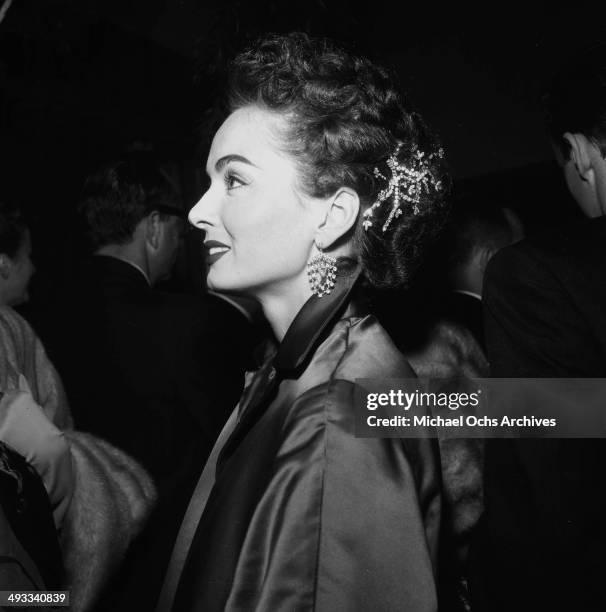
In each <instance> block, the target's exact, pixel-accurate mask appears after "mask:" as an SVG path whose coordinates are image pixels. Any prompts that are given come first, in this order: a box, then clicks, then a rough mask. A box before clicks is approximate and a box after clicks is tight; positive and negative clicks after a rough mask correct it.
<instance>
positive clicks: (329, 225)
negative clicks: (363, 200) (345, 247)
mask: <svg viewBox="0 0 606 612" xmlns="http://www.w3.org/2000/svg"><path fill="white" fill-rule="evenodd" d="M326 202H327V206H328V210H327V212H326V216H325V218H324V220H323V222H322V224H321V225H320V226H319V227H318V232H317V235H316V237H317V242H318V243H319V244H322V246H323V248H330V246H331V245H332V244H334V243H335V242H338V241H339V239H340V238H342V237H343V236H345V234H347V233H348V232H349V230H350V229H351V228H352V227H353V226H354V225H355V223H356V221H357V219H358V214H359V212H360V198H359V197H358V194H357V193H356V192H355V191H354V190H353V189H349V188H348V187H342V188H341V189H339V190H338V191H337V192H336V193H335V194H334V195H333V196H332V197H331V198H330V199H328V200H327V201H326Z"/></svg>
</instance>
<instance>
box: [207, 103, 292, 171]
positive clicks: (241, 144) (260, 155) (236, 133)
mask: <svg viewBox="0 0 606 612" xmlns="http://www.w3.org/2000/svg"><path fill="white" fill-rule="evenodd" d="M283 122H284V119H283V118H282V117H281V115H279V114H278V113H275V112H273V111H270V110H265V109H262V108H259V107H258V106H245V107H243V108H239V109H238V110H236V111H234V112H233V113H232V114H231V115H230V116H229V117H228V118H227V119H226V120H225V121H224V122H223V125H221V127H220V128H219V130H218V131H217V133H216V135H215V138H214V139H213V144H212V147H211V150H210V155H209V158H208V162H209V166H214V164H215V163H216V162H217V161H218V160H219V159H221V158H223V157H225V156H227V155H240V156H243V157H246V158H247V159H250V160H251V161H252V162H253V163H257V162H255V161H254V159H253V158H256V159H257V160H258V161H259V162H260V161H261V160H262V159H264V158H267V157H275V156H277V155H279V156H283V154H282V153H281V151H280V149H279V147H278V141H277V135H278V133H279V130H280V128H281V127H282V126H283ZM209 169H211V168H209Z"/></svg>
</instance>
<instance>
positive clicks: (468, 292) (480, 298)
mask: <svg viewBox="0 0 606 612" xmlns="http://www.w3.org/2000/svg"><path fill="white" fill-rule="evenodd" d="M453 292H454V293H462V294H463V295H468V296H469V297H472V298H476V300H480V302H481V301H482V296H481V295H480V294H478V293H474V292H473V291H467V290H466V289H453Z"/></svg>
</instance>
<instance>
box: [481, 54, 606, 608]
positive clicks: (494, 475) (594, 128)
mask: <svg viewBox="0 0 606 612" xmlns="http://www.w3.org/2000/svg"><path fill="white" fill-rule="evenodd" d="M605 57H606V48H605V47H604V46H603V45H602V46H601V47H600V48H596V49H593V50H592V51H590V52H588V53H586V54H585V55H584V56H582V57H580V58H578V59H577V60H576V61H575V62H573V63H571V65H570V66H568V67H567V68H566V69H564V70H563V71H562V72H561V73H560V74H559V75H558V77H557V78H556V79H555V81H554V84H553V86H552V88H551V90H550V93H549V95H548V97H547V109H548V118H549V127H550V130H551V135H552V138H553V143H554V147H555V150H556V155H557V157H558V159H559V161H560V164H561V166H562V168H563V172H564V175H565V178H566V182H567V184H568V187H569V189H570V192H571V193H572V195H573V196H574V198H575V200H576V201H577V203H578V205H579V207H580V208H581V210H582V211H583V212H584V214H585V217H586V218H585V219H582V220H580V221H579V222H578V223H577V224H571V225H569V226H567V227H565V228H562V229H560V230H557V231H551V232H548V233H545V234H543V235H541V236H537V237H536V238H533V239H528V240H524V241H522V242H520V243H518V244H517V245H514V246H512V247H509V248H506V249H504V250H503V251H501V252H500V253H499V254H497V255H496V256H495V257H494V259H493V260H492V261H491V263H490V265H489V266H488V270H487V274H486V280H485V285H484V307H485V323H486V340H487V347H488V356H489V360H490V364H491V370H492V375H493V376H495V377H570V378H572V377H606V159H605V153H606V61H605V59H604V58H605ZM578 408H579V412H582V410H583V406H579V407H578ZM581 418H582V417H581ZM485 470H486V471H485V513H484V516H483V518H482V520H481V526H480V528H479V529H478V531H477V533H476V539H475V544H474V546H473V548H472V554H473V559H474V562H473V574H474V576H475V580H474V583H473V587H472V594H473V595H474V596H475V607H474V609H478V610H533V611H536V610H583V611H591V610H604V609H606V590H605V589H604V588H603V584H602V583H603V578H604V576H605V575H606V557H605V555H604V551H605V549H606V521H605V520H604V517H606V485H605V482H606V441H604V440H601V439H600V440H514V439H511V440H491V441H488V443H487V446H486V462H485Z"/></svg>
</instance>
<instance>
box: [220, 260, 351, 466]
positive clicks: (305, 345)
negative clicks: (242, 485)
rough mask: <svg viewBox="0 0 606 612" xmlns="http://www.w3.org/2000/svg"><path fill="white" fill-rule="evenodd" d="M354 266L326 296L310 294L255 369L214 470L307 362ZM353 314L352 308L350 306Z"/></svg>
mask: <svg viewBox="0 0 606 612" xmlns="http://www.w3.org/2000/svg"><path fill="white" fill-rule="evenodd" d="M360 273H361V269H360V268H359V267H356V268H355V269H354V270H352V271H351V272H350V273H348V274H343V275H342V276H341V277H340V278H339V282H338V283H337V285H336V286H335V289H334V290H333V292H332V293H330V294H329V295H328V296H323V297H322V298H318V297H317V296H315V295H314V296H312V297H311V298H310V299H309V300H308V301H307V302H305V304H304V305H303V307H302V308H301V310H300V311H299V313H298V314H297V316H296V317H295V319H294V320H293V322H292V323H291V325H290V327H289V328H288V331H287V332H286V335H285V336H284V339H283V340H282V343H281V344H280V347H279V348H278V352H277V353H276V354H275V356H274V357H273V359H272V358H270V359H268V361H266V362H265V364H264V365H263V366H262V367H261V368H260V369H259V370H258V371H257V372H256V374H255V375H254V376H253V377H252V379H251V380H250V383H249V385H248V386H247V387H246V389H245V390H244V393H243V394H242V397H241V399H240V403H239V420H238V423H237V425H236V426H235V428H234V430H233V432H232V433H231V435H230V437H229V439H228V440H227V442H226V443H225V445H224V446H223V448H222V449H221V452H220V454H219V457H218V459H217V470H220V469H221V468H222V466H223V464H224V463H225V461H227V460H228V458H229V457H230V455H231V454H232V453H233V450H234V449H235V448H236V447H237V446H238V444H239V443H240V442H241V441H242V439H243V438H244V437H245V436H246V434H247V432H248V431H250V429H251V428H252V427H253V426H254V424H255V423H256V422H257V421H258V420H259V418H260V417H261V415H262V414H263V412H264V411H265V410H266V409H267V407H268V406H269V405H270V404H271V402H272V401H273V399H274V398H275V396H276V394H277V392H278V387H279V384H280V382H281V381H282V380H283V379H284V378H288V377H297V376H298V375H299V374H300V372H301V370H303V368H304V367H305V366H306V365H307V362H308V360H309V359H310V358H311V356H312V355H313V352H314V350H315V349H316V347H317V346H318V344H319V343H320V342H321V341H322V340H323V338H324V337H325V335H327V334H328V333H329V331H330V329H331V328H332V324H334V321H335V319H336V318H337V317H338V316H339V315H341V314H342V313H343V312H344V310H345V308H346V307H347V303H348V301H349V299H350V296H351V293H352V291H353V289H354V287H355V286H356V284H357V283H356V281H357V280H358V278H359V277H360ZM351 311H352V315H353V314H354V313H353V308H352V309H351Z"/></svg>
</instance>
